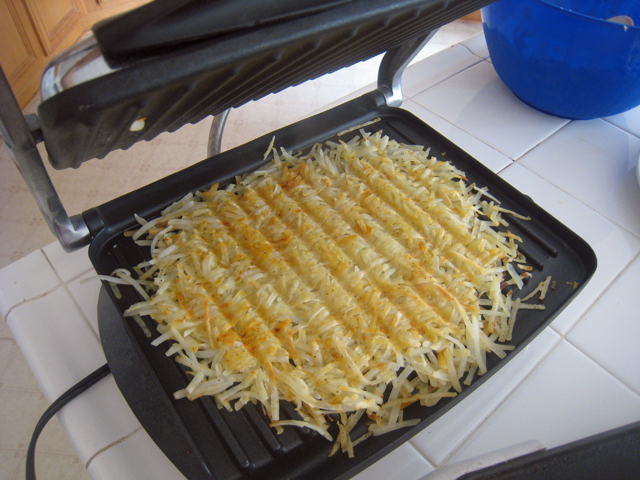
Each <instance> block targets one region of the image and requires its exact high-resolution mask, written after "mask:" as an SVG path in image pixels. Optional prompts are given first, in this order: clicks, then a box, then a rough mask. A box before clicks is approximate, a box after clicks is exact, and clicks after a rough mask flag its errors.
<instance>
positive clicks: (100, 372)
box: [25, 363, 111, 480]
mask: <svg viewBox="0 0 640 480" xmlns="http://www.w3.org/2000/svg"><path fill="white" fill-rule="evenodd" d="M110 372H111V370H110V369H109V365H108V364H106V363H105V364H104V365H103V366H101V367H100V368H98V369H97V370H96V371H94V372H93V373H90V374H89V375H87V376H86V377H84V378H83V379H82V380H80V381H79V382H78V383H76V384H75V385H74V386H73V387H71V388H70V389H69V390H67V391H66V392H64V393H63V394H62V395H60V396H59V397H58V398H57V399H56V401H54V402H53V403H52V404H51V405H49V408H47V409H46V410H45V411H44V413H43V414H42V416H41V417H40V420H38V423H37V424H36V427H35V428H34V429H33V433H32V434H31V442H29V449H28V450H27V466H26V472H25V478H26V480H36V463H35V453H36V442H37V441H38V437H39V436H40V432H42V429H44V427H45V425H46V424H47V423H48V422H49V420H51V418H52V417H53V416H54V415H55V414H56V413H58V411H59V410H60V409H61V408H62V407H64V406H65V405H66V404H67V403H69V402H70V401H71V400H73V399H74V398H76V397H77V396H78V395H80V394H81V393H82V392H84V391H85V390H87V389H89V388H90V387H92V386H93V385H95V384H96V383H97V382H98V381H100V380H101V379H103V378H104V377H106V376H107V375H108V374H109V373H110Z"/></svg>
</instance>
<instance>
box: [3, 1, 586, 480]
mask: <svg viewBox="0 0 640 480" xmlns="http://www.w3.org/2000/svg"><path fill="white" fill-rule="evenodd" d="M488 3H491V0H324V1H322V0H295V1H284V0H281V1H278V0H270V1H269V0H217V1H204V0H202V1H194V0H156V1H155V2H152V3H150V4H148V5H145V6H143V7H141V8H139V9H137V10H135V11H132V12H130V13H128V14H125V15H123V16H120V17H118V18H116V19H113V20H107V21H105V22H103V23H101V24H99V25H96V27H95V28H94V32H93V33H94V34H93V35H92V36H90V37H88V38H86V39H84V40H83V41H82V42H80V43H78V44H77V45H76V46H75V47H74V48H72V49H70V50H69V51H67V52H66V53H65V54H63V55H61V56H59V57H57V58H56V59H54V61H53V62H52V63H51V64H50V65H49V67H48V68H47V70H46V71H45V72H44V74H43V79H42V103H41V105H40V106H39V108H38V114H37V116H35V115H32V116H27V117H24V116H23V115H22V112H21V111H20V109H19V107H18V105H17V102H16V101H15V98H14V97H13V95H12V94H11V90H10V88H9V85H8V82H7V80H6V78H5V76H4V74H1V75H0V133H1V134H2V136H3V138H4V140H5V142H6V144H7V147H8V148H9V150H10V151H11V153H12V154H13V157H14V159H15V161H16V164H17V165H18V168H19V169H20V170H21V172H22V174H23V177H24V179H25V181H26V183H27V184H28V186H29V188H30V189H31V191H32V193H33V195H34V197H35V199H36V201H37V203H38V205H39V207H40V209H41V211H42V213H43V215H44V217H45V218H46V220H47V222H48V224H49V226H50V227H51V229H52V231H53V232H54V234H55V235H56V237H57V238H58V239H59V241H60V242H61V244H62V245H63V247H64V248H65V249H66V250H68V251H71V250H73V249H76V248H79V247H81V246H83V245H87V244H90V253H89V255H90V258H91V261H92V263H93V264H94V267H95V268H96V270H97V271H98V273H101V274H110V273H111V272H112V271H113V269H114V268H116V267H124V268H130V267H131V266H133V265H135V264H136V263H135V262H137V261H139V260H140V258H141V256H142V257H143V256H144V255H145V253H144V252H142V251H141V249H139V248H137V247H136V246H135V245H132V242H131V239H130V237H126V236H125V235H124V234H123V232H124V231H125V230H127V229H130V228H132V227H133V226H134V225H135V219H134V217H133V215H134V213H137V214H139V215H141V216H144V217H146V218H150V217H149V215H153V214H157V213H158V212H159V211H160V210H161V209H162V208H163V207H165V206H166V205H168V204H170V203H171V202H173V201H176V200H178V199H180V198H181V197H182V196H183V195H184V194H185V193H187V192H190V191H193V190H198V189H202V188H204V187H206V186H207V185H210V184H212V183H214V182H220V183H224V182H225V181H232V179H233V178H234V176H235V175H236V174H239V173H243V172H246V171H249V170H250V169H252V168H256V167H258V166H259V165H260V161H261V160H262V158H261V156H262V152H264V150H265V149H266V146H267V143H268V140H269V139H268V138H266V137H265V138H260V139H256V140H254V141H252V142H249V143H248V144H246V145H244V146H240V147H237V148H236V149H233V150H230V151H227V152H224V153H222V154H219V155H216V156H213V157H211V158H208V159H205V160H203V161H202V162H200V163H199V164H196V165H194V166H192V167H190V168H188V169H186V170H184V171H180V172H177V173H176V174H173V175H171V176H170V177H167V178H165V179H162V180H160V181H158V182H155V183H153V184H151V185H149V186H147V187H143V188H142V189H139V190H136V191H135V192H131V193H129V194H127V195H125V196H123V197H120V198H118V199H115V200H112V201H110V202H107V203H106V204H104V205H100V206H97V207H94V208H92V209H90V210H87V211H85V212H83V213H82V214H79V215H74V216H71V217H70V216H69V215H67V213H66V211H65V209H64V207H63V205H62V203H61V202H60V199H59V197H58V196H57V194H56V191H55V188H54V186H53V184H52V182H51V180H50V178H49V176H48V174H47V171H46V169H45V167H44V164H43V161H42V158H41V157H40V154H39V153H38V150H37V148H36V143H39V142H42V141H43V142H44V144H45V146H46V150H47V153H48V157H49V161H50V163H51V165H52V166H53V167H54V168H57V169H64V168H68V167H73V168H77V167H79V166H80V165H81V164H82V163H83V162H85V161H87V160H90V159H94V158H103V157H105V156H106V155H107V154H108V153H109V152H111V151H113V150H116V149H127V148H129V147H130V146H132V145H133V144H134V143H136V142H138V141H140V140H151V139H153V138H154V137H156V136H157V135H158V134H160V133H162V132H172V131H175V130H177V129H178V128H180V127H181V126H183V125H185V124H187V123H197V122H199V121H201V120H202V119H204V118H205V117H207V116H209V115H213V116H215V118H214V126H215V125H216V123H218V127H221V121H220V119H223V118H224V112H226V111H228V109H230V108H233V107H239V106H241V105H243V104H245V103H247V102H248V101H250V100H257V99H259V98H261V97H264V96H266V95H268V94H270V93H274V92H278V91H280V90H283V89H285V88H287V87H289V86H292V85H297V84H300V83H302V82H304V81H306V80H309V79H313V78H316V77H319V76H321V75H323V74H325V73H329V72H333V71H336V70H338V69H340V68H343V67H346V66H349V65H352V64H354V63H356V62H360V61H363V60H366V59H368V58H371V57H373V56H376V55H378V54H381V53H384V52H386V55H385V56H384V58H383V60H382V63H381V66H380V72H379V77H378V88H377V89H376V90H374V91H373V92H370V93H368V94H366V95H364V96H362V97H360V98H358V99H355V100H353V101H351V102H349V103H348V104H345V105H342V106H339V107H336V108H335V109H332V110H329V111H328V112H324V113H323V114H320V115H319V116H316V117H312V118H310V119H307V120H305V121H302V122H298V123H297V124H294V125H291V126H289V127H285V128H284V129H281V130H280V131H278V132H277V133H276V135H277V137H278V139H279V143H280V144H281V145H282V146H283V147H285V148H288V149H297V148H306V147H309V146H311V145H312V144H313V143H315V142H316V141H321V140H325V139H327V138H330V137H331V136H333V135H334V134H336V133H337V132H339V131H340V130H341V129H343V128H344V127H348V126H355V125H359V124H360V123H362V122H367V121H374V120H375V121H376V122H378V124H377V125H376V127H378V126H379V127H380V128H382V129H383V131H384V132H385V133H386V134H389V135H390V136H392V138H395V139H397V140H399V141H404V142H411V143H419V144H422V145H430V146H432V147H433V148H435V149H440V150H437V151H447V158H448V159H451V160H452V163H454V165H456V166H458V167H459V168H461V169H462V170H463V171H465V173H466V174H467V176H468V177H469V179H470V181H475V182H477V184H478V185H483V186H488V187H489V189H490V191H491V192H492V194H494V195H495V196H496V197H497V198H499V199H500V200H501V201H504V205H505V207H507V208H509V207H512V208H514V209H516V210H518V211H519V212H521V213H523V214H525V215H529V216H531V218H532V221H531V222H530V223H528V224H525V223H526V222H520V223H518V222H514V223H513V224H512V228H513V229H514V231H515V232H516V233H517V234H518V235H520V236H522V237H523V238H524V244H526V245H527V248H528V251H527V252H526V256H527V258H528V259H529V260H531V263H532V264H533V265H534V267H535V275H534V276H533V277H532V281H531V285H530V286H528V287H527V288H528V290H527V288H525V290H523V292H522V294H523V295H525V294H527V293H528V291H531V290H532V289H533V288H534V284H535V283H536V281H538V280H539V278H540V277H541V276H543V275H550V274H553V275H557V276H558V278H560V279H561V280H563V279H564V278H565V277H566V276H567V275H568V274H569V273H570V274H571V276H572V277H571V278H572V279H573V280H574V281H575V280H577V281H578V282H580V288H578V289H576V290H574V291H572V290H570V289H565V290H563V291H561V292H560V291H559V292H558V293H557V295H556V296H555V298H554V299H551V300H550V301H549V303H548V304H547V310H546V311H544V312H543V313H540V311H531V312H527V313H526V314H523V316H522V318H521V317H519V321H518V325H517V328H516V329H514V341H513V344H514V347H515V348H514V350H513V352H511V353H510V354H509V355H507V357H506V358H505V359H502V360H499V359H497V358H496V359H492V360H489V361H488V367H489V372H488V373H487V374H486V375H485V376H483V377H481V378H479V379H478V380H477V381H474V383H473V384H472V385H471V386H469V387H468V388H466V389H465V390H464V391H463V392H462V393H461V394H460V395H458V396H457V397H455V398H454V399H447V400H446V401H443V402H441V403H439V404H438V405H437V406H436V407H432V408H429V409H427V408H426V407H420V406H419V405H412V406H411V407H410V408H409V409H408V410H410V411H408V412H407V415H413V416H414V417H415V418H420V420H421V421H420V423H419V424H418V425H417V426H415V427H413V428H410V429H406V430H404V431H400V430H399V431H396V432H391V433H389V434H386V435H383V436H380V437H372V438H370V439H369V440H367V441H366V442H363V443H362V444H361V447H360V446H359V447H358V448H359V450H358V452H357V455H356V458H355V459H347V458H346V456H344V455H342V454H337V455H334V456H332V457H329V456H328V453H329V451H330V449H331V444H330V443H329V442H327V441H326V440H325V439H324V438H321V437H319V435H317V434H315V433H314V432H310V431H305V430H304V429H303V430H294V429H285V433H283V434H281V435H276V434H274V432H273V430H272V429H270V428H269V425H268V420H266V419H265V417H264V415H262V413H261V412H260V411H259V409H258V408H257V407H255V406H252V405H251V404H248V405H246V406H245V408H243V409H242V410H241V411H240V412H234V413H231V412H226V411H219V410H218V409H217V408H215V403H214V402H212V401H211V399H209V398H202V399H198V400H196V401H181V402H179V401H176V400H175V399H174V398H173V395H172V394H173V392H175V391H176V390H178V389H180V388H183V387H184V386H185V381H186V380H185V379H186V374H185V372H184V370H183V369H182V368H181V367H179V366H178V365H177V364H176V363H175V362H174V361H173V360H172V359H170V358H167V357H166V356H165V355H164V350H163V349H162V347H152V346H151V345H150V343H149V342H150V340H149V339H148V338H147V337H146V335H145V334H144V332H143V330H142V329H140V328H139V326H136V325H135V324H134V323H135V322H133V321H132V320H131V319H130V318H125V317H124V315H123V312H124V310H125V309H126V308H127V305H130V304H131V303H133V302H136V301H138V299H137V297H136V296H135V292H133V289H131V291H128V289H122V295H121V297H120V298H116V297H115V296H114V293H113V291H112V290H111V289H110V288H104V287H103V290H102V292H101V298H100V302H99V307H98V308H99V322H100V336H101V341H102V344H103V348H104V350H105V355H106V357H107V360H108V362H109V366H110V367H111V370H112V373H113V375H114V378H115V380H116V383H117V384H118V387H119V388H120V390H121V391H122V393H123V395H124V397H125V398H126V399H127V402H128V403H129V405H130V406H131V408H132V410H133V411H134V413H135V414H136V416H137V417H138V419H139V420H140V422H141V424H142V425H143V426H144V427H145V429H146V431H147V432H148V433H149V434H150V436H151V437H152V438H153V439H154V441H155V442H156V443H157V444H158V446H159V447H160V448H161V449H162V451H163V452H164V453H165V454H166V455H167V457H168V458H169V459H170V460H171V461H172V462H173V463H174V464H175V465H176V466H177V467H178V469H179V470H180V471H181V472H182V473H183V474H184V475H185V476H186V477H187V478H189V479H190V480H195V479H224V480H227V479H229V480H230V479H264V478H269V479H276V478H290V479H319V478H324V479H338V478H340V479H346V478H350V477H352V476H353V475H355V474H356V473H358V472H359V471H362V470H363V469H364V468H366V467H367V466H368V465H371V464H372V463H374V462H375V461H377V460H378V459H380V458H381V457H382V456H384V455H385V454H387V453H389V452H390V451H391V450H393V449H394V448H396V447H398V446H399V445H401V444H402V442H404V441H406V440H407V439H408V438H410V437H411V436H412V435H415V433H417V432H418V431H419V430H420V429H422V428H424V427H425V426H426V425H427V424H429V423H430V422H432V421H434V420H435V419H436V418H438V417H439V416H441V415H442V414H443V413H444V412H445V411H447V410H448V409H449V408H451V407H452V406H453V405H455V404H456V403H457V402H459V401H461V400H462V399H463V398H465V396H466V395H467V394H468V393H470V392H471V391H473V390H474V389H475V388H477V386H478V385H480V384H481V383H482V382H483V381H484V380H486V378H488V377H489V376H490V374H491V373H493V372H495V371H496V370H497V369H498V368H500V367H501V366H502V365H504V363H505V362H506V361H508V360H510V359H511V358H513V356H514V355H515V354H516V353H517V352H518V351H520V350H521V349H522V348H524V347H525V346H526V344H527V343H528V342H529V341H530V340H531V339H532V338H533V337H534V336H535V335H536V334H537V333H539V332H540V331H541V330H542V329H543V328H545V327H546V325H548V324H549V322H550V321H551V320H552V319H553V318H554V317H555V316H556V315H557V314H558V313H559V312H560V311H561V310H562V308H564V306H566V305H567V304H568V302H569V301H571V299H572V298H574V296H575V295H577V293H578V292H579V291H580V289H581V288H582V287H583V286H584V285H585V284H586V282H587V281H588V279H589V278H590V276H591V274H592V273H593V271H594V270H595V267H596V259H595V255H594V254H593V251H592V250H591V249H590V247H589V246H588V245H587V244H586V243H585V242H584V241H583V240H581V239H580V238H579V237H577V236H576V235H575V234H574V233H573V232H570V231H569V230H568V229H567V228H566V227H564V226H563V225H562V224H560V222H558V221H557V220H555V219H553V218H552V217H551V216H550V215H549V214H547V213H546V212H544V211H542V209H540V208H539V207H538V206H537V205H535V204H534V203H533V202H532V201H531V200H530V199H528V198H526V197H525V196H524V195H522V194H521V193H519V192H517V191H516V190H515V189H513V187H511V186H509V185H508V184H506V182H504V181H502V180H501V179H500V178H499V177H497V176H496V175H495V174H493V173H492V172H490V171H489V170H488V169H486V168H485V167H484V166H482V165H481V164H480V163H479V162H478V161H477V160H475V159H473V158H472V157H470V156H469V155H468V154H466V152H463V151H462V150H461V149H460V148H458V147H457V146H455V145H454V144H452V143H451V142H450V141H448V140H447V139H445V138H444V137H442V136H441V135H439V134H438V133H437V132H435V131H434V130H432V129H430V128H429V127H428V126H426V125H425V124H424V123H422V122H420V121H419V120H418V119H417V118H415V117H413V116H412V115H410V114H409V113H408V112H405V111H403V110H400V109H398V108H395V107H397V106H399V105H400V104H401V102H402V92H401V90H400V80H401V74H402V71H403V69H404V67H405V66H406V65H407V64H408V63H409V61H410V60H411V59H412V58H413V56H414V55H415V54H416V53H417V52H418V51H419V50H420V49H421V48H422V46H423V45H424V44H425V43H426V42H427V41H428V40H429V38H430V37H431V36H432V34H433V33H434V32H435V30H436V29H437V28H438V27H440V26H442V25H444V24H446V23H448V22H450V21H453V20H455V19H457V18H460V17H462V16H464V15H466V14H468V13H471V12H473V11H475V10H477V9H479V8H481V7H482V6H484V5H486V4H488ZM212 130H213V129H212ZM270 137H271V135H269V138H270ZM214 150H215V148H214ZM132 161H133V160H132ZM456 162H457V163H456ZM147 255H148V253H147ZM561 280H560V281H559V282H558V284H561V283H562V281H561ZM526 315H529V317H528V318H526ZM149 325H150V328H152V324H151V323H150V324H149ZM283 403H286V402H283ZM282 410H283V411H284V412H286V411H287V406H286V405H283V407H282ZM290 410H291V409H290ZM294 413H295V412H294ZM294 413H292V414H291V415H293V414H294ZM363 428H366V425H364V424H363Z"/></svg>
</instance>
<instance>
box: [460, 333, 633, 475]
mask: <svg viewBox="0 0 640 480" xmlns="http://www.w3.org/2000/svg"><path fill="white" fill-rule="evenodd" d="M638 420H640V397H639V396H638V395H636V394H635V393H633V392H632V391H631V390H630V389H629V388H627V387H626V386H624V385H623V384H622V383H620V382H619V381H618V380H616V379H615V378H613V377H612V376H611V375H609V374H608V373H607V372H605V371H604V370H603V369H602V368H601V367H600V366H599V365H597V364H596V363H595V362H593V360H591V359H590V358H588V357H587V356H585V355H584V354H583V353H581V352H580V351H578V350H577V349H576V348H575V347H573V346H572V345H571V344H569V343H568V342H567V341H565V340H563V341H561V342H560V343H559V344H558V346H557V347H555V348H554V349H553V351H552V352H551V353H550V354H549V355H548V357H547V358H546V359H545V360H544V361H543V362H542V363H541V364H540V366H539V367H538V368H537V369H536V370H534V371H533V372H532V373H531V374H530V375H529V376H528V377H527V378H526V379H525V380H524V381H523V382H522V383H521V384H520V385H519V386H518V388H517V389H516V390H515V391H514V392H513V393H511V395H509V397H507V399H506V400H505V401H504V403H503V404H502V405H500V407H499V408H498V409H497V410H496V411H495V412H494V413H493V414H492V415H491V416H490V417H489V418H488V419H487V420H486V421H485V422H484V423H483V424H482V425H481V426H480V427H479V428H478V429H477V430H476V431H475V432H474V433H473V434H472V435H471V437H470V438H469V439H468V440H467V441H466V442H465V443H464V444H462V446H461V447H460V448H459V449H458V450H457V451H456V452H455V453H454V454H453V455H452V456H451V457H450V459H449V460H448V463H453V462H456V461H460V460H464V459H467V458H470V457H473V456H477V455H482V454H484V453H488V452H490V451H493V450H496V449H500V448H504V447H507V446H509V445H513V444H517V443H521V442H524V441H527V440H539V441H541V442H542V443H544V444H545V445H546V446H547V448H553V447H557V446H559V445H564V444H566V443H569V442H572V441H575V440H578V439H581V438H585V437H588V436H590V435H595V434H597V433H600V432H604V431H606V430H610V429H613V428H616V427H619V426H622V425H626V424H628V423H632V422H634V421H638Z"/></svg>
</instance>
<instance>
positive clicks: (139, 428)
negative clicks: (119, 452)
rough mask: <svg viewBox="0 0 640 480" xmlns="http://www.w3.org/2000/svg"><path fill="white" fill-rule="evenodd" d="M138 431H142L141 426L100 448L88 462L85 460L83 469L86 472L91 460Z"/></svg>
mask: <svg viewBox="0 0 640 480" xmlns="http://www.w3.org/2000/svg"><path fill="white" fill-rule="evenodd" d="M140 430H142V425H139V426H138V427H137V428H136V429H135V430H134V431H133V432H130V433H128V434H127V435H125V436H124V437H121V438H119V439H118V440H116V441H114V442H111V443H110V444H109V445H105V446H104V447H102V448H101V449H100V450H98V451H97V452H96V453H94V454H93V455H91V458H89V460H87V463H86V464H85V465H84V468H85V469H86V470H89V464H90V463H91V462H93V460H95V458H96V457H97V456H98V455H100V454H101V453H104V452H106V451H107V450H109V449H110V448H111V447H113V446H115V445H118V444H119V443H122V442H124V441H125V440H127V439H129V438H131V437H132V436H134V435H135V434H136V433H138V432H139V431H140Z"/></svg>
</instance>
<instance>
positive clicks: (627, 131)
mask: <svg viewBox="0 0 640 480" xmlns="http://www.w3.org/2000/svg"><path fill="white" fill-rule="evenodd" d="M622 113H624V112H622ZM600 120H603V121H605V122H607V123H608V124H609V125H611V126H613V127H615V128H617V129H618V130H620V131H622V132H624V133H626V134H628V135H631V136H632V137H635V138H638V139H640V134H638V133H634V132H630V131H629V130H625V129H624V128H622V127H620V126H618V125H616V124H615V123H613V122H612V121H611V120H609V119H608V118H600Z"/></svg>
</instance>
